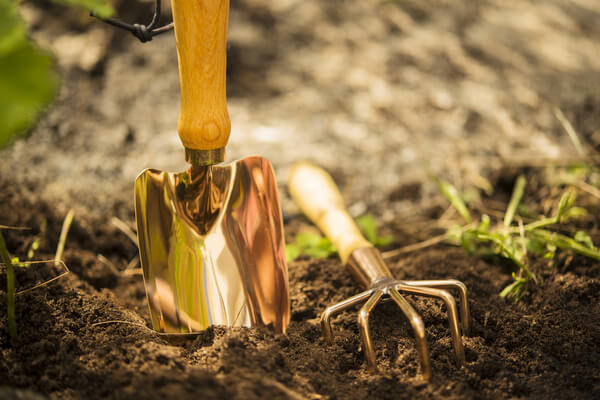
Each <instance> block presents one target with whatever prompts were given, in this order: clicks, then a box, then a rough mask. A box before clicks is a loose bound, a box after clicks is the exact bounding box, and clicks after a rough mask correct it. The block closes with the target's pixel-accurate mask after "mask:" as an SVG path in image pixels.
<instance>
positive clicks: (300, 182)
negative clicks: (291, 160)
mask: <svg viewBox="0 0 600 400" xmlns="http://www.w3.org/2000/svg"><path fill="white" fill-rule="evenodd" d="M288 187H289V190H290V194H291V195H292V197H293V198H294V200H295V201H296V203H297V204H298V206H299V207H300V209H301V210H302V212H303V213H304V214H306V216H307V217H308V218H309V219H310V220H311V221H312V222H313V223H314V224H315V225H317V226H318V227H319V229H321V231H323V233H325V235H327V237H328V238H329V239H330V240H331V242H332V243H333V245H334V246H335V248H336V249H337V250H338V253H339V254H340V258H341V259H342V262H343V263H344V264H345V263H346V262H347V261H348V257H349V256H350V254H351V253H352V252H353V251H354V250H356V249H358V248H361V247H371V246H372V245H371V244H370V243H369V242H368V241H367V240H366V239H365V238H364V237H363V236H362V234H361V232H360V229H358V226H356V223H355V222H354V220H353V219H352V217H351V216H350V214H348V212H347V211H346V208H345V206H344V200H343V199H342V195H341V194H340V192H339V190H338V188H337V186H336V185H335V182H334V181H333V179H332V178H331V176H330V175H329V174H328V173H327V172H325V171H324V170H323V169H321V168H319V167H317V166H315V165H312V164H309V163H306V162H301V163H297V164H294V166H293V167H292V169H291V170H290V176H289V180H288Z"/></svg>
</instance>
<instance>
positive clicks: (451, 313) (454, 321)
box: [396, 283, 466, 366]
mask: <svg viewBox="0 0 600 400" xmlns="http://www.w3.org/2000/svg"><path fill="white" fill-rule="evenodd" d="M396 288H397V289H398V290H400V291H402V292H406V293H410V294H418V295H422V296H427V297H434V298H437V299H440V300H442V301H443V302H444V303H445V304H446V308H447V313H448V323H449V325H450V333H451V334H452V343H453V345H454V353H455V354H456V360H457V362H458V365H460V366H463V365H465V364H466V360H465V349H464V347H463V343H462V339H461V337H460V329H459V327H458V311H457V309H456V301H455V300H454V297H453V296H452V295H451V294H450V293H448V292H447V291H445V290H440V289H432V288H429V287H418V286H409V285H404V284H401V283H400V284H398V285H396Z"/></svg>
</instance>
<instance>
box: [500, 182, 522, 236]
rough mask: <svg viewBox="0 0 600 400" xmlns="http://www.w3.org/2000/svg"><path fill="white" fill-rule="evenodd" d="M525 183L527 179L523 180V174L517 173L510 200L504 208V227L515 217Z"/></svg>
mask: <svg viewBox="0 0 600 400" xmlns="http://www.w3.org/2000/svg"><path fill="white" fill-rule="evenodd" d="M526 183H527V181H526V180H525V177H524V176H523V175H519V177H518V178H517V181H516V182H515V187H514V189H513V192H512V196H511V197H510V202H509V203H508V207H507V208H506V213H505V214H504V226H505V227H509V226H510V224H511V223H512V221H513V219H514V217H515V213H516V211H517V207H519V203H521V199H522V198H523V193H524V192H525V184H526Z"/></svg>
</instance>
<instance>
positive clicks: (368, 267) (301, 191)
mask: <svg viewBox="0 0 600 400" xmlns="http://www.w3.org/2000/svg"><path fill="white" fill-rule="evenodd" d="M289 188H290V192H291V194H292V197H293V198H294V200H296V202H297V203H298V205H299V206H300V208H301V209H302V211H303V212H304V213H305V214H306V215H307V216H308V217H309V218H310V219H311V220H312V221H313V222H314V223H315V224H316V225H317V226H318V227H319V228H320V229H321V230H322V231H323V232H324V233H325V234H326V235H327V236H328V237H329V238H330V239H331V241H332V243H333V244H334V246H335V247H336V248H337V249H338V251H339V254H340V258H341V259H342V262H343V263H344V264H345V265H346V267H347V268H348V270H349V271H350V273H351V274H352V275H353V276H354V278H355V279H356V280H357V281H358V283H360V284H361V286H363V287H364V288H366V289H367V290H366V291H364V292H362V293H360V294H358V295H356V296H353V297H350V298H349V299H347V300H344V301H342V302H340V303H338V304H335V305H333V306H330V307H328V308H327V309H325V311H324V312H323V314H322V315H321V327H322V330H323V336H325V338H326V339H327V340H328V341H329V342H330V343H331V341H332V338H333V333H332V329H331V317H332V316H333V315H335V314H337V313H339V312H341V311H343V310H345V309H347V308H350V307H352V306H355V305H359V304H363V305H362V307H361V309H360V311H359V314H358V324H359V327H360V332H361V338H362V342H363V349H364V350H363V351H364V354H365V360H366V362H367V368H368V369H369V371H371V372H376V371H377V365H376V360H375V350H374V348H373V341H372V340H371V334H370V330H369V315H370V313H371V311H373V309H374V308H375V306H376V305H377V304H378V303H379V302H381V301H382V299H387V298H391V299H392V300H393V301H394V303H395V304H396V305H397V306H398V308H400V310H401V311H402V313H403V314H404V315H405V316H406V317H407V318H408V321H409V323H410V326H411V328H412V330H413V333H414V337H415V342H416V347H417V352H418V355H419V361H420V363H421V378H422V379H423V380H426V381H428V380H429V379H430V378H431V362H430V358H429V350H428V346H427V339H426V334H425V325H424V324H423V320H422V319H421V317H420V316H419V314H418V313H417V312H416V311H415V309H414V308H413V307H412V305H411V304H410V303H409V302H408V301H407V300H406V299H405V298H404V296H403V294H408V295H417V296H425V297H431V298H435V299H438V300H441V301H443V302H444V304H445V306H446V310H447V313H448V325H449V328H450V335H451V337H452V345H453V347H454V354H455V357H456V361H457V364H458V365H459V366H462V365H464V364H465V351H464V347H463V342H462V338H461V331H462V334H465V335H467V334H468V333H469V330H470V323H469V320H470V316H469V304H468V298H467V288H466V286H465V285H464V284H463V283H462V282H460V281H457V280H454V279H449V280H427V281H402V280H396V279H394V278H393V276H392V274H391V272H390V270H389V269H388V268H387V266H386V264H385V262H384V261H383V258H382V257H381V254H380V253H379V251H378V250H377V249H376V248H374V247H373V246H372V245H371V244H370V243H369V242H368V241H367V240H366V239H365V238H364V237H363V236H362V234H361V233H360V230H359V229H358V227H357V226H356V224H355V223H354V221H353V220H352V218H351V217H350V215H349V214H348V213H347V211H346V210H345V208H344V202H343V200H342V196H341V194H340V193H339V190H338V189H337V187H336V186H335V183H334V182H333V180H332V179H331V177H330V176H329V175H328V174H327V173H326V172H325V171H323V170H322V169H320V168H318V167H316V166H314V165H311V164H308V163H299V164H296V165H294V167H293V168H292V170H291V173H290V180H289ZM448 290H452V291H455V292H457V294H458V297H459V306H457V303H456V300H455V298H454V296H453V295H452V294H450V292H449V291H448ZM459 310H460V312H459Z"/></svg>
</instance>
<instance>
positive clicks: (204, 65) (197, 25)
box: [171, 0, 231, 150]
mask: <svg viewBox="0 0 600 400" xmlns="http://www.w3.org/2000/svg"><path fill="white" fill-rule="evenodd" d="M171 3H172V9H173V22H174V25H175V40H176V41H177V57H178V60H179V80H180V83H181V109H180V112H179V121H178V125H177V131H178V133H179V137H180V138H181V141H182V142H183V145H184V146H185V147H186V149H188V150H216V149H222V148H224V147H225V145H226V144H227V140H228V139H229V133H230V131H231V121H230V119H229V113H228V112H227V102H226V95H225V76H226V75H225V70H226V65H227V54H226V49H227V28H228V19H229V0H171Z"/></svg>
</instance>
